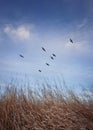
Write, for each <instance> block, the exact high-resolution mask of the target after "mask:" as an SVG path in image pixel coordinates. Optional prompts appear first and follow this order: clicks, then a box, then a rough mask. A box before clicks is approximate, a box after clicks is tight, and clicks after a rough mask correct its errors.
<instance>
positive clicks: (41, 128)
mask: <svg viewBox="0 0 93 130" xmlns="http://www.w3.org/2000/svg"><path fill="white" fill-rule="evenodd" d="M0 130H93V93H91V95H87V96H86V95H84V97H82V99H81V98H79V97H77V96H76V95H75V94H74V93H73V92H69V94H68V96H65V95H64V94H63V93H62V92H61V91H58V90H56V91H52V90H51V89H46V88H43V90H42V91H40V92H37V93H34V92H32V91H31V90H29V89H28V94H26V95H25V93H24V91H22V90H20V91H19V92H18V90H16V89H14V88H10V89H9V88H8V89H6V92H4V94H3V95H1V96H0Z"/></svg>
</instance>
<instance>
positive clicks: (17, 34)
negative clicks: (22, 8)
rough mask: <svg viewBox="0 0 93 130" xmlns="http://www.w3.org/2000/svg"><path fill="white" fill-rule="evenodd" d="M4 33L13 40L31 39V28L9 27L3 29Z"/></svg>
mask: <svg viewBox="0 0 93 130" xmlns="http://www.w3.org/2000/svg"><path fill="white" fill-rule="evenodd" d="M3 31H4V33H6V34H7V35H8V36H9V37H11V38H17V39H20V40H25V39H29V38H30V37H31V31H30V28H29V27H27V26H24V25H21V26H18V27H13V26H10V25H7V26H5V27H4V29H3Z"/></svg>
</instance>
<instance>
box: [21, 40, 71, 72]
mask: <svg viewBox="0 0 93 130" xmlns="http://www.w3.org/2000/svg"><path fill="white" fill-rule="evenodd" d="M69 41H70V42H71V43H73V40H72V39H71V38H70V39H69ZM42 50H43V51H44V52H46V49H45V48H44V47H42ZM19 56H20V57H21V58H24V56H23V55H22V54H19ZM54 57H56V55H55V54H54V53H53V54H52V55H51V56H50V58H51V59H52V60H54ZM46 65H47V66H50V64H49V63H46ZM38 71H39V72H42V70H40V69H39V70H38Z"/></svg>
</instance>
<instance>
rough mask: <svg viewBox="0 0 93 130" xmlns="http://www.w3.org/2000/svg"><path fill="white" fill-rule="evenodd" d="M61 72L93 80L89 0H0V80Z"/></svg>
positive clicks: (92, 0) (75, 81)
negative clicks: (52, 57) (54, 55)
mask: <svg viewBox="0 0 93 130" xmlns="http://www.w3.org/2000/svg"><path fill="white" fill-rule="evenodd" d="M70 38H71V39H72V40H73V43H71V42H70V41H69V39H70ZM42 46H43V47H44V48H45V49H46V52H44V51H43V50H42V49H41V47H42ZM52 53H55V54H56V57H55V58H54V60H52V59H51V58H50V56H51V54H52ZM19 54H22V55H23V56H24V58H21V57H20V56H19ZM46 62H48V63H49V64H50V66H47V65H46V64H45V63H46ZM39 69H40V70H42V72H41V73H40V72H38V70H39ZM60 75H61V76H62V77H64V80H65V81H66V83H67V85H69V86H78V85H86V86H87V85H89V86H91V85H93V0H0V84H3V83H6V82H8V81H10V80H11V79H12V78H15V79H17V80H20V81H21V82H22V83H23V82H24V81H23V80H24V79H25V80H26V78H27V80H30V81H32V82H34V81H36V80H38V81H39V80H40V81H42V77H44V78H46V77H47V78H49V79H55V78H57V77H60Z"/></svg>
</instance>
